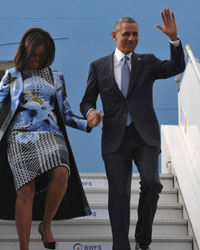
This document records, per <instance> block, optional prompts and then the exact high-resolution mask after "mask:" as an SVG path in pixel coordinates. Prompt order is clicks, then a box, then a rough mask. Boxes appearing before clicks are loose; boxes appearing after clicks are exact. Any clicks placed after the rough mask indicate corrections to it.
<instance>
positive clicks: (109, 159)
mask: <svg viewBox="0 0 200 250" xmlns="http://www.w3.org/2000/svg"><path fill="white" fill-rule="evenodd" d="M161 18H162V22H163V27H161V26H159V25H156V27H157V28H159V29H160V30H161V31H162V32H163V33H164V34H166V35H167V36H168V37H169V39H170V52H171V56H170V60H165V61H161V60H159V59H158V58H156V57H155V56H154V55H153V54H136V53H135V52H134V50H135V48H136V46H137V43H138V24H137V23H136V21H135V20H134V19H132V18H129V17H123V18H120V19H118V20H117V22H116V23H115V26H114V31H113V32H112V38H113V39H114V40H116V43H117V48H116V49H115V51H114V53H112V54H111V55H109V56H106V57H103V58H101V59H99V60H97V61H95V62H93V63H91V65H90V71H89V77H88V84H87V89H86V92H85V95H84V97H83V99H82V102H81V104H80V108H81V112H82V114H83V115H84V116H85V117H87V119H88V122H89V124H90V126H91V127H95V126H97V125H98V124H99V123H100V121H101V120H103V134H102V156H103V160H104V163H105V168H106V174H107V178H108V183H109V203H108V209H109V216H110V221H111V227H112V234H113V250H130V249H131V248H130V243H129V239H128V233H129V223H130V191H131V177H132V160H134V162H135V164H136V166H137V168H138V171H139V173H140V178H141V182H140V184H141V193H140V198H139V205H138V221H137V225H136V231H135V239H136V250H139V249H142V250H146V249H149V245H150V243H151V237H152V224H153V219H154V215H155V212H156V208H157V202H158V198H159V193H160V192H161V190H162V184H161V183H160V180H159V174H158V156H159V153H160V132H159V125H158V121H157V118H156V115H155V111H154V108H153V100H152V88H153V83H154V81H155V80H156V79H161V78H162V79H164V78H168V77H171V76H174V75H176V74H179V73H181V72H182V71H183V70H184V68H185V62H184V54H183V49H182V46H181V42H180V40H179V38H178V36H177V29H176V22H175V18H174V14H173V12H172V13H171V12H170V10H169V9H168V8H167V9H166V8H164V9H163V11H161ZM127 83H128V85H127ZM99 94H100V96H101V100H102V104H103V111H104V116H102V113H101V111H97V110H95V109H96V100H97V97H98V95H99Z"/></svg>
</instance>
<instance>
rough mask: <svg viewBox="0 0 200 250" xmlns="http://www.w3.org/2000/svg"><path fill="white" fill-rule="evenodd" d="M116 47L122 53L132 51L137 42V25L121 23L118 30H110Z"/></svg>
mask: <svg viewBox="0 0 200 250" xmlns="http://www.w3.org/2000/svg"><path fill="white" fill-rule="evenodd" d="M112 38H113V39H114V40H116V42H117V48H118V49H119V50H120V51H122V52H123V53H124V54H129V53H130V52H133V51H134V50H135V48H136V46H137V44H138V26H137V24H136V23H122V24H121V27H120V29H119V30H117V31H116V32H112Z"/></svg>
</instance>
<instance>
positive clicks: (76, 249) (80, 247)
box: [73, 243, 83, 250]
mask: <svg viewBox="0 0 200 250" xmlns="http://www.w3.org/2000/svg"><path fill="white" fill-rule="evenodd" d="M73 250H83V245H81V244H80V243H76V244H75V245H74V246H73Z"/></svg>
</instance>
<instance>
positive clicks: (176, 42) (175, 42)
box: [169, 37, 181, 47]
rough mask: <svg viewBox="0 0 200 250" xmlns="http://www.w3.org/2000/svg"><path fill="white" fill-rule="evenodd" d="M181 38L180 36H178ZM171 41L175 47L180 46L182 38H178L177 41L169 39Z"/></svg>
mask: <svg viewBox="0 0 200 250" xmlns="http://www.w3.org/2000/svg"><path fill="white" fill-rule="evenodd" d="M178 38H179V37H178ZM169 42H170V43H171V44H172V45H174V46H175V47H178V46H179V45H180V42H181V41H180V39H178V40H176V41H171V40H169Z"/></svg>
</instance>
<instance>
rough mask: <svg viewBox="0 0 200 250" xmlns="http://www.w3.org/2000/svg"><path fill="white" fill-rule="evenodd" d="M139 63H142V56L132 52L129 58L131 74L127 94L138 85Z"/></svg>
mask: <svg viewBox="0 0 200 250" xmlns="http://www.w3.org/2000/svg"><path fill="white" fill-rule="evenodd" d="M141 65H142V57H141V56H140V55H138V54H136V53H133V55H132V59H131V75H130V83H129V88H128V95H130V94H131V93H132V92H133V91H134V90H135V89H136V87H137V85H138V82H137V77H138V75H139V73H140V69H141Z"/></svg>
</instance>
